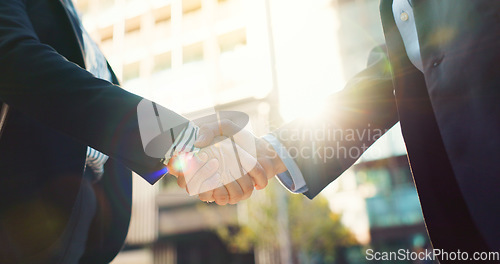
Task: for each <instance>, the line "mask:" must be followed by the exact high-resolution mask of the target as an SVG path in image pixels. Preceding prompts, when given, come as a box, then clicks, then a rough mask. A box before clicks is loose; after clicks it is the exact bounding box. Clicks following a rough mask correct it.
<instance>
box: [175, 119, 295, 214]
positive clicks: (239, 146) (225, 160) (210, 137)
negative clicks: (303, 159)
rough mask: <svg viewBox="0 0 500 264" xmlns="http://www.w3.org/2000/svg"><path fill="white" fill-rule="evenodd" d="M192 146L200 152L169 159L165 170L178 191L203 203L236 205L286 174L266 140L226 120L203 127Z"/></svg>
mask: <svg viewBox="0 0 500 264" xmlns="http://www.w3.org/2000/svg"><path fill="white" fill-rule="evenodd" d="M195 147H197V148H200V151H199V152H197V153H185V154H181V155H178V156H176V157H174V158H172V159H171V160H170V162H169V164H168V168H169V171H170V173H171V174H173V175H174V176H176V177H177V184H178V185H179V186H180V187H181V188H184V189H186V191H187V192H188V193H189V194H190V195H196V194H198V197H199V199H200V200H202V201H206V202H213V201H215V202H216V203H217V204H219V205H225V204H228V203H229V204H235V203H237V202H239V201H241V200H245V199H248V198H249V197H250V196H251V194H252V192H253V190H254V188H256V189H257V190H260V189H263V188H265V187H266V186H267V183H268V180H269V179H270V178H271V177H274V176H275V175H276V174H277V173H280V172H283V171H286V168H285V166H284V164H283V163H282V162H281V159H280V158H279V156H278V155H277V153H276V152H275V151H274V149H273V147H272V146H271V145H270V144H269V143H268V142H267V141H265V140H264V139H261V138H256V137H255V136H254V135H253V134H252V133H251V132H250V131H248V130H245V129H241V128H240V127H238V126H237V125H236V124H234V123H233V122H232V121H230V120H227V119H226V120H221V121H220V122H213V123H207V124H203V125H202V126H201V127H200V130H199V135H198V140H197V141H196V142H195Z"/></svg>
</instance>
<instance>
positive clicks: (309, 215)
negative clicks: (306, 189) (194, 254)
mask: <svg viewBox="0 0 500 264" xmlns="http://www.w3.org/2000/svg"><path fill="white" fill-rule="evenodd" d="M277 188H282V187H281V186H276V182H275V181H273V182H270V186H268V187H267V188H266V189H265V190H263V191H259V192H257V193H256V194H254V195H253V196H252V198H250V199H249V200H247V201H246V202H245V203H243V204H241V205H239V206H243V207H244V208H245V210H242V211H244V213H242V215H244V216H243V217H241V218H243V219H242V221H240V222H242V223H241V225H240V227H238V228H226V227H224V228H220V229H218V233H219V235H220V236H221V238H222V239H223V240H225V241H226V242H227V243H228V245H229V246H230V247H231V248H232V249H233V250H235V251H248V250H250V249H251V248H253V247H274V248H278V247H279V244H278V242H277V241H278V239H277V237H278V225H279V223H278V222H279V221H278V219H277V216H278V213H277V209H278V206H279V204H278V203H277V202H276V201H277ZM286 199H287V203H288V221H289V234H290V236H289V237H290V239H291V244H292V249H293V250H292V251H293V255H294V256H293V257H294V259H295V261H294V262H296V263H299V262H300V261H299V260H300V259H301V258H300V256H299V255H301V256H302V258H304V257H305V258H306V259H307V258H313V256H314V258H315V259H319V261H320V262H323V263H334V262H335V261H334V260H335V259H336V257H338V256H337V254H338V252H339V250H341V249H343V248H346V247H349V246H353V245H356V244H357V241H356V239H355V238H354V236H353V234H352V233H351V232H350V231H349V230H348V229H347V228H346V227H345V226H344V225H342V223H341V221H340V215H339V214H335V213H333V212H332V211H331V210H330V208H329V205H328V201H327V200H326V199H325V198H324V197H322V196H318V197H316V198H314V199H313V200H309V199H308V198H307V197H305V196H304V195H297V194H287V195H286Z"/></svg>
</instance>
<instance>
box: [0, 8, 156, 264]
mask: <svg viewBox="0 0 500 264" xmlns="http://www.w3.org/2000/svg"><path fill="white" fill-rule="evenodd" d="M74 22H75V21H74V20H72V19H70V17H69V15H68V14H67V12H66V9H65V8H64V6H63V3H62V2H61V1H60V0H1V1H0V101H1V102H4V103H7V104H8V105H9V106H10V111H9V113H8V116H7V121H6V124H5V127H4V131H3V134H2V135H1V138H0V258H1V257H9V256H10V257H13V256H14V257H15V256H16V255H18V256H28V255H29V254H34V253H35V252H37V253H40V252H43V251H44V250H45V249H46V248H47V247H48V246H49V245H52V244H54V242H55V240H56V239H57V237H58V235H60V233H61V232H62V228H63V227H64V225H65V223H66V222H67V219H68V216H69V212H71V208H72V207H73V204H74V201H75V197H76V193H77V191H78V188H79V186H80V183H81V177H82V174H83V171H84V164H85V158H86V148H87V146H92V147H93V148H95V149H97V150H99V151H101V152H103V153H105V154H107V155H109V156H110V157H111V159H110V160H109V161H108V162H107V163H106V167H105V170H106V175H104V178H103V181H102V182H100V183H99V184H98V185H95V186H94V189H95V190H94V191H95V193H96V195H97V198H98V204H99V209H98V213H97V215H98V217H96V220H95V222H94V224H93V226H92V228H91V229H92V230H91V234H89V247H88V249H89V250H88V252H87V255H86V256H85V258H86V259H87V260H88V261H89V262H91V263H100V262H108V261H110V260H111V259H112V258H113V257H114V256H115V255H116V253H117V252H118V250H119V249H120V247H121V245H122V244H123V241H124V238H125V236H126V232H127V228H128V221H129V217H130V204H131V172H130V170H132V171H135V172H136V173H138V174H139V175H141V176H142V177H144V178H145V179H146V180H148V181H149V182H151V183H153V182H154V181H156V180H158V177H157V175H155V174H154V172H156V171H158V170H160V169H161V168H163V165H162V164H161V162H160V160H159V159H154V158H151V157H148V156H147V155H145V153H144V150H143V148H142V144H141V139H140V136H139V129H138V123H137V115H136V111H137V110H136V106H137V104H138V103H139V101H140V100H141V99H142V98H141V97H139V96H136V95H133V94H131V93H128V92H126V91H125V90H123V89H121V88H120V87H118V86H116V85H114V84H112V83H109V82H107V81H103V80H100V79H98V78H95V77H93V76H92V75H91V74H90V73H88V72H87V71H86V70H85V61H84V58H85V56H84V54H83V50H82V41H81V31H80V28H79V26H78V25H75V23H74ZM114 83H115V84H117V80H116V77H114ZM30 205H33V206H34V205H36V207H37V208H38V209H39V210H38V211H37V212H38V213H36V214H35V212H34V211H33V210H32V208H31V207H30ZM30 228H32V230H31V229H30ZM40 230H45V231H46V232H45V233H44V232H40ZM0 262H2V263H8V261H6V260H5V259H1V260H0Z"/></svg>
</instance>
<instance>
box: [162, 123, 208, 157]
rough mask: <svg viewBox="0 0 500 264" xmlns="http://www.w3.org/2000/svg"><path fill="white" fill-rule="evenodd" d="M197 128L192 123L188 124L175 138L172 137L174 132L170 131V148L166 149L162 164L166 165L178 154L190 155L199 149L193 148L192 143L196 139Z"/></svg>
mask: <svg viewBox="0 0 500 264" xmlns="http://www.w3.org/2000/svg"><path fill="white" fill-rule="evenodd" d="M198 132H199V127H198V126H196V125H195V124H194V123H193V122H189V123H188V124H187V126H186V127H185V128H184V129H183V130H182V131H181V132H180V133H179V136H177V138H175V137H174V131H173V129H172V128H171V129H170V135H171V137H172V142H174V143H173V144H172V146H170V148H169V149H168V151H167V153H166V154H165V161H164V164H168V161H169V160H170V159H171V158H172V157H174V156H176V155H179V154H180V153H191V152H197V151H198V150H199V149H198V148H196V147H195V146H194V142H196V139H198Z"/></svg>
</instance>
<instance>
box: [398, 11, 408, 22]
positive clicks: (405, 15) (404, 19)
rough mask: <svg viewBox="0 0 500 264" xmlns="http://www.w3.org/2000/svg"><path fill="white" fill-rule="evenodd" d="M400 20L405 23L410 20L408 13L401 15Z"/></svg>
mask: <svg viewBox="0 0 500 264" xmlns="http://www.w3.org/2000/svg"><path fill="white" fill-rule="evenodd" d="M399 18H401V20H403V21H406V20H408V18H409V16H408V13H406V12H403V13H401V15H400V16H399Z"/></svg>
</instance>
